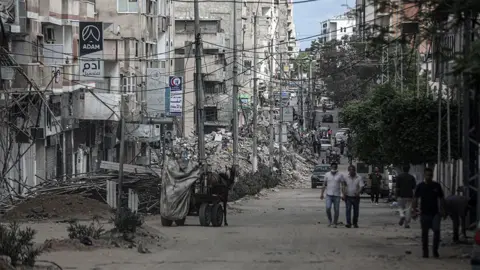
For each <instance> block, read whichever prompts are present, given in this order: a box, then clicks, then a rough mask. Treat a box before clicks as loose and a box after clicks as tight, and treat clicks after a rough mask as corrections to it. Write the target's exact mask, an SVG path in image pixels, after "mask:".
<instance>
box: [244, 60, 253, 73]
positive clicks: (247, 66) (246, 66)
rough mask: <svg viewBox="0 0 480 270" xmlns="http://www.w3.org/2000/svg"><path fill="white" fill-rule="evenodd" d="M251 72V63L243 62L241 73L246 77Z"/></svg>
mask: <svg viewBox="0 0 480 270" xmlns="http://www.w3.org/2000/svg"><path fill="white" fill-rule="evenodd" d="M251 70H252V61H250V60H245V61H243V71H244V72H245V74H246V75H250V74H251Z"/></svg>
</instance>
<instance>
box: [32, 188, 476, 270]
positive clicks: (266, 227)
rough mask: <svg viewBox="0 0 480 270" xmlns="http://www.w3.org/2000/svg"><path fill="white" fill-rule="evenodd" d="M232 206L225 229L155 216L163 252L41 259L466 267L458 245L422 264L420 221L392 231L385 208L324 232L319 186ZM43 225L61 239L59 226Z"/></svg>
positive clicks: (189, 265) (127, 264)
mask: <svg viewBox="0 0 480 270" xmlns="http://www.w3.org/2000/svg"><path fill="white" fill-rule="evenodd" d="M232 206H233V207H234V208H236V209H240V210H235V211H232V210H230V212H235V213H234V214H232V215H231V216H230V218H229V223H230V226H229V227H221V228H211V227H209V228H205V227H199V226H198V220H197V219H196V218H193V217H192V218H189V219H188V220H187V223H188V224H189V225H190V226H186V227H171V228H162V227H161V226H160V221H159V219H158V218H157V217H155V218H154V217H151V218H150V219H149V222H148V225H150V226H152V227H154V228H156V229H158V230H159V231H160V232H161V235H162V236H163V237H164V238H166V240H164V241H163V242H162V247H161V248H160V249H159V250H153V251H152V253H151V254H140V253H138V252H137V250H136V249H130V250H129V249H108V250H96V251H91V252H86V251H84V252H71V251H62V252H54V253H49V254H45V255H42V256H41V257H42V259H47V260H52V261H55V262H57V263H58V264H60V265H61V266H62V267H63V269H97V270H100V269H105V270H107V269H129V270H130V269H135V270H140V269H149V270H151V269H169V270H180V269H188V270H191V269H196V270H203V269H205V270H212V269H215V270H216V269H225V270H237V269H238V270H240V269H248V270H252V269H259V270H260V269H272V270H283V269H285V270H286V269H292V270H293V269H295V270H311V269H322V270H342V269H345V270H347V269H348V270H351V269H355V270H377V269H378V270H380V269H381V270H390V269H392V270H393V269H422V270H433V269H442V270H459V269H466V268H467V261H466V260H463V261H462V260H461V259H458V258H456V257H457V255H459V254H462V250H461V248H460V247H455V248H452V247H451V246H450V245H447V247H442V248H441V250H440V253H441V255H442V258H441V259H440V260H438V259H422V258H421V257H420V246H419V233H420V232H419V228H418V224H417V223H418V222H417V223H414V225H413V228H412V229H410V230H405V229H401V228H398V225H396V222H397V217H396V216H395V214H394V212H393V210H392V209H390V208H389V207H388V206H387V205H380V206H374V205H371V204H370V203H367V202H366V201H362V204H361V216H360V223H359V225H360V228H359V229H347V228H343V227H339V228H336V229H334V228H327V226H326V224H327V220H326V217H325V214H324V211H325V210H324V202H322V201H320V200H319V190H318V189H317V190H311V189H297V190H294V189H289V190H277V191H275V192H269V193H268V194H267V195H266V196H265V197H262V198H261V199H250V200H246V201H243V202H240V203H237V204H232ZM343 208H344V206H343V204H342V209H341V217H340V220H341V221H344V220H345V218H344V209H343ZM42 226H44V227H48V231H50V233H57V234H59V233H60V232H62V230H63V228H62V227H61V226H65V225H63V224H51V225H48V226H47V225H42ZM43 230H46V231H47V229H46V228H43ZM64 234H65V235H66V232H65V233H64ZM57 236H58V235H57ZM448 238H450V236H448ZM449 240H450V239H447V241H446V242H448V241H449ZM469 247H470V246H466V247H464V249H465V250H468V248H469ZM410 253H411V254H410ZM451 257H452V258H451Z"/></svg>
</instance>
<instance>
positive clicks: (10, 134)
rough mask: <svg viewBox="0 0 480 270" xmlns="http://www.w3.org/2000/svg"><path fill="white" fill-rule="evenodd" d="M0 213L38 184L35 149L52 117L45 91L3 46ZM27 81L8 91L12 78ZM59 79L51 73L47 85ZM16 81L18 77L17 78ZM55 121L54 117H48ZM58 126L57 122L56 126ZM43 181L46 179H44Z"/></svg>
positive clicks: (0, 113)
mask: <svg viewBox="0 0 480 270" xmlns="http://www.w3.org/2000/svg"><path fill="white" fill-rule="evenodd" d="M0 66H1V67H2V68H1V72H0V78H1V84H0V117H1V119H2V120H1V121H0V211H1V210H2V208H4V207H5V206H6V205H10V204H11V203H12V202H13V200H14V199H15V198H16V197H20V196H23V195H24V194H26V193H28V192H30V191H31V189H32V188H33V187H35V186H36V185H38V184H39V182H40V181H38V179H41V177H40V176H38V175H36V171H35V159H36V155H35V150H36V149H35V148H36V141H37V140H38V139H44V137H43V136H44V135H43V132H40V131H41V127H42V126H43V123H42V121H45V116H47V115H51V113H52V111H51V108H50V107H49V103H48V101H47V100H48V96H47V91H45V90H43V91H42V90H41V89H40V87H39V86H38V85H37V83H36V82H35V81H34V80H33V79H31V78H30V77H29V76H28V75H27V74H26V72H25V71H24V69H23V68H22V67H21V66H20V65H19V64H18V63H17V62H16V61H15V59H14V58H13V56H12V55H11V54H10V53H9V52H8V51H7V49H6V48H5V47H0ZM17 76H20V79H21V80H24V81H25V82H27V87H25V88H24V89H20V90H19V89H15V88H11V87H10V85H11V82H12V81H13V80H14V79H15V77H17ZM57 76H59V74H58V72H55V73H54V74H52V78H51V79H50V83H49V84H48V85H50V84H51V83H52V82H53V80H54V79H55V78H56V77H57ZM17 79H18V78H17ZM47 88H48V86H47ZM51 119H53V120H54V121H56V119H55V117H51ZM58 126H59V127H60V128H61V125H59V123H58V122H57V123H56V125H55V127H58ZM43 180H45V179H43Z"/></svg>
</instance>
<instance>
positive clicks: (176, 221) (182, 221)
mask: <svg viewBox="0 0 480 270" xmlns="http://www.w3.org/2000/svg"><path fill="white" fill-rule="evenodd" d="M185 219H186V217H184V218H182V219H177V220H175V224H177V226H184V225H185Z"/></svg>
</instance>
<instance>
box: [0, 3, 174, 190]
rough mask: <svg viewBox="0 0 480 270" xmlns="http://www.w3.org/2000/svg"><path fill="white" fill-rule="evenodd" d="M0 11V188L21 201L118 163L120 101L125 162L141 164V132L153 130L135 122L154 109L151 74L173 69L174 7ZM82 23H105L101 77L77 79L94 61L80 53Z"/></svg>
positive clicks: (42, 6)
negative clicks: (48, 185) (39, 189)
mask: <svg viewBox="0 0 480 270" xmlns="http://www.w3.org/2000/svg"><path fill="white" fill-rule="evenodd" d="M0 6H2V9H1V12H0V15H1V18H2V22H3V23H2V28H1V30H2V35H0V36H1V37H0V40H1V46H0V61H1V67H2V68H1V74H0V75H1V76H0V77H1V79H2V80H1V88H0V105H1V110H0V111H1V114H2V121H1V123H0V133H1V135H0V141H1V146H0V168H1V169H0V170H1V171H0V180H1V183H2V190H3V191H6V190H7V191H10V193H12V192H14V193H19V194H21V193H23V192H25V191H26V189H25V188H24V187H25V186H34V185H37V184H39V183H41V182H42V181H45V180H49V179H58V180H60V179H65V178H70V177H75V176H79V175H82V174H86V173H88V172H93V171H96V170H97V169H98V168H99V164H100V161H102V160H108V161H117V160H118V159H119V153H118V152H119V143H118V139H117V127H118V121H119V119H120V115H121V107H122V104H121V101H122V99H123V100H124V104H123V112H125V114H126V119H128V121H130V122H133V124H132V123H129V124H127V129H126V130H127V136H126V141H127V142H126V145H125V146H126V147H125V149H126V151H125V160H126V162H127V163H134V162H136V160H140V159H141V157H142V156H145V155H146V151H145V147H143V146H145V144H146V143H148V140H142V134H143V133H145V132H144V130H145V129H147V130H149V132H147V133H148V134H147V137H150V136H151V135H152V134H158V129H159V127H158V126H156V125H152V126H146V128H145V126H142V127H141V126H140V125H139V124H138V123H139V121H140V120H141V119H142V118H145V117H150V116H152V109H151V108H152V107H154V106H155V104H150V105H149V103H148V100H149V97H150V93H152V94H153V92H154V91H146V81H147V69H148V68H159V69H160V70H162V72H163V73H164V74H168V73H170V72H171V71H172V70H173V64H174V63H173V60H172V59H171V57H172V56H173V50H172V48H173V34H174V33H173V31H172V28H171V27H170V25H172V22H173V21H172V20H173V16H171V14H170V13H171V3H170V2H169V1H157V0H146V1H137V0H102V1H98V0H97V1H95V0H15V1H0ZM81 22H102V23H103V24H100V25H103V29H101V30H102V35H103V45H102V46H103V54H102V55H101V57H99V58H98V59H95V61H98V62H99V63H101V64H99V66H102V69H103V72H102V73H101V75H100V76H91V77H90V76H86V75H85V74H84V73H82V72H83V71H82V70H81V64H82V65H83V62H82V61H86V60H92V59H87V58H85V57H83V56H81V55H79V52H81V50H80V49H79V46H80V42H79V39H80V38H82V35H84V34H85V33H80V32H79V25H80V23H81ZM83 37H84V36H83ZM165 83H166V82H165ZM154 90H155V89H154ZM156 90H159V91H164V88H162V89H156ZM149 92H150V93H149ZM128 125H130V126H128ZM142 132H143V133H142ZM137 133H138V134H137ZM144 137H145V136H144Z"/></svg>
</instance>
